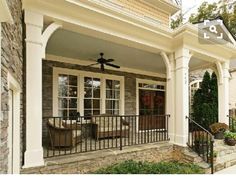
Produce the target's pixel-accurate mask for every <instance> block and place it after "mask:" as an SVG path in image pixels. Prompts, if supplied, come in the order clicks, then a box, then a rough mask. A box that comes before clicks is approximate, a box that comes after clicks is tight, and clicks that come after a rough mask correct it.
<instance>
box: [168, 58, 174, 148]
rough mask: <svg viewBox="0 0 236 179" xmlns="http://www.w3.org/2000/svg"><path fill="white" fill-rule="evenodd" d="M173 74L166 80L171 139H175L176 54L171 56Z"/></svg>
mask: <svg viewBox="0 0 236 179" xmlns="http://www.w3.org/2000/svg"><path fill="white" fill-rule="evenodd" d="M169 60H170V68H171V74H170V78H169V79H167V82H166V114H170V118H169V121H168V124H169V125H168V133H169V137H170V141H171V142H173V143H174V140H175V61H174V55H173V54H171V55H170V56H169Z"/></svg>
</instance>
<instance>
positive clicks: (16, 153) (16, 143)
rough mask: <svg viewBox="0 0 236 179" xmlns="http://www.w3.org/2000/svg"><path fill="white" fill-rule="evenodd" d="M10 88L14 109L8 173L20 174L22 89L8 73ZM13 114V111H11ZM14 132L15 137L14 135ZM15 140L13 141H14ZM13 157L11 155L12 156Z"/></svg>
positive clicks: (10, 127)
mask: <svg viewBox="0 0 236 179" xmlns="http://www.w3.org/2000/svg"><path fill="white" fill-rule="evenodd" d="M8 88H9V91H10V90H12V91H13V94H12V95H13V96H12V98H13V104H12V105H13V106H12V107H13V108H12V114H9V116H11V119H10V118H9V127H8V147H9V156H8V172H9V173H13V174H19V173H20V133H21V132H20V96H21V87H20V85H19V83H18V82H17V81H16V80H15V78H14V77H13V76H12V75H11V74H10V73H8ZM9 112H11V111H9ZM12 131H14V135H12ZM12 139H13V141H12ZM10 153H11V154H12V155H11V154H10Z"/></svg>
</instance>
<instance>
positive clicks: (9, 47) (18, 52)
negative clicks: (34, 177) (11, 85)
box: [0, 0, 23, 173]
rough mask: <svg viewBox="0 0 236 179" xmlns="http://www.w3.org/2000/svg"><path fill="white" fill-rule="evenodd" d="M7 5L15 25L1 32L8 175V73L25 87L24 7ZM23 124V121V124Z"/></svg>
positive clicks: (0, 148)
mask: <svg viewBox="0 0 236 179" xmlns="http://www.w3.org/2000/svg"><path fill="white" fill-rule="evenodd" d="M7 3H8V6H9V9H10V11H11V15H12V17H13V21H14V24H12V25H10V24H8V23H2V30H1V36H2V47H1V48H2V53H1V106H2V107H1V108H2V109H1V110H2V121H0V136H1V138H0V173H7V170H8V153H9V149H8V146H7V142H8V123H9V119H8V110H7V109H8V107H7V106H8V73H11V75H12V76H13V77H14V78H15V79H16V81H17V82H18V83H19V84H20V85H21V87H22V86H23V78H22V74H23V45H22V10H21V9H22V7H21V6H22V5H21V1H20V0H7ZM21 101H22V100H21ZM21 104H22V103H21ZM21 106H22V105H21ZM21 116H22V109H21ZM22 122H23V121H22V120H21V123H22Z"/></svg>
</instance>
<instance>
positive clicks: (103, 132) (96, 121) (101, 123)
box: [92, 114, 129, 140]
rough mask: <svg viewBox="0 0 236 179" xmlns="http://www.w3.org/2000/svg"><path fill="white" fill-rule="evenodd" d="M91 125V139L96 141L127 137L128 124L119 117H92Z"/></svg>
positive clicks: (103, 115) (104, 115)
mask: <svg viewBox="0 0 236 179" xmlns="http://www.w3.org/2000/svg"><path fill="white" fill-rule="evenodd" d="M121 122H122V124H121ZM92 124H93V131H92V132H93V137H94V138H95V139H96V140H98V139H102V138H109V137H112V138H114V137H127V136H128V135H129V124H128V123H127V122H125V121H124V120H123V119H122V118H121V117H116V116H108V115H106V114H102V115H100V116H94V117H92ZM121 129H122V130H121Z"/></svg>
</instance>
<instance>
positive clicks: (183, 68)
mask: <svg viewBox="0 0 236 179" xmlns="http://www.w3.org/2000/svg"><path fill="white" fill-rule="evenodd" d="M190 58H191V55H190V53H189V50H188V49H185V48H181V49H179V50H177V51H176V53H175V62H176V73H175V75H176V76H175V77H176V81H175V88H176V91H175V92H176V93H175V144H177V145H180V146H186V144H187V140H188V119H186V116H188V115H189V87H188V86H189V85H188V84H189V66H188V65H189V61H190Z"/></svg>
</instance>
